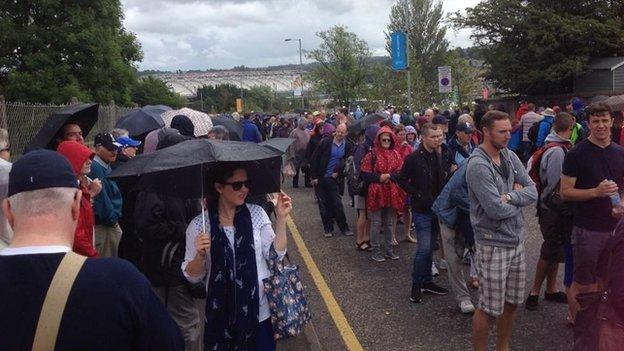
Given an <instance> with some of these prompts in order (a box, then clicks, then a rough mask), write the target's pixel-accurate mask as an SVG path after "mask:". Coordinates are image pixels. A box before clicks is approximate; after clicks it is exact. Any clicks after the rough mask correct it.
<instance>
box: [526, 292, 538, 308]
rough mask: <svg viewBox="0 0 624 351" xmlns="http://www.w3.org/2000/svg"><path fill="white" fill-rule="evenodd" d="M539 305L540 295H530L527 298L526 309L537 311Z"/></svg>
mask: <svg viewBox="0 0 624 351" xmlns="http://www.w3.org/2000/svg"><path fill="white" fill-rule="evenodd" d="M538 303H539V295H530V294H529V297H527V299H526V302H525V303H524V307H525V308H526V309H527V310H529V311H535V310H537V305H538Z"/></svg>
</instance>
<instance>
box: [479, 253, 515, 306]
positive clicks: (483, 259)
mask: <svg viewBox="0 0 624 351" xmlns="http://www.w3.org/2000/svg"><path fill="white" fill-rule="evenodd" d="M476 247H477V253H476V256H475V263H476V266H477V267H476V268H477V274H478V276H479V285H480V287H479V303H478V308H479V309H480V310H482V311H483V312H485V313H487V314H488V315H490V316H492V317H498V316H500V315H501V314H502V313H503V308H504V306H505V302H507V303H509V304H512V305H519V304H521V303H523V302H524V295H525V285H526V260H525V256H524V244H523V243H520V244H519V245H518V246H516V247H497V246H489V245H481V244H476Z"/></svg>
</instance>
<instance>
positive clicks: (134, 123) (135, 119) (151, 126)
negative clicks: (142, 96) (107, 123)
mask: <svg viewBox="0 0 624 351" xmlns="http://www.w3.org/2000/svg"><path fill="white" fill-rule="evenodd" d="M168 110H171V108H170V107H167V106H164V105H156V106H150V105H148V106H144V107H141V108H138V109H135V110H132V111H130V113H128V114H127V115H125V116H123V117H121V118H120V119H119V121H117V124H115V128H121V129H125V130H127V131H128V133H129V134H130V135H131V136H138V135H141V134H145V133H149V132H151V131H152V130H155V129H158V128H161V127H164V126H165V121H163V119H162V118H161V117H160V115H161V114H163V112H165V111H168Z"/></svg>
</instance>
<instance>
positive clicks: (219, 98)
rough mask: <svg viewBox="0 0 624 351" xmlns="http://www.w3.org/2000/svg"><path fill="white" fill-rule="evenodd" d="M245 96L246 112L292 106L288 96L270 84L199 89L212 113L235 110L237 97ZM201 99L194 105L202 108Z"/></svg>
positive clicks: (282, 108)
mask: <svg viewBox="0 0 624 351" xmlns="http://www.w3.org/2000/svg"><path fill="white" fill-rule="evenodd" d="M241 93H242V97H243V106H244V111H245V112H251V111H262V112H272V111H284V110H287V109H289V108H290V106H291V104H290V100H292V99H289V97H288V96H286V95H284V94H281V93H276V92H274V91H273V90H272V89H271V88H270V87H268V86H256V87H251V88H249V89H245V88H243V89H242V91H241V88H240V87H238V86H236V85H234V84H219V85H216V86H213V85H204V86H203V87H201V88H199V89H197V96H198V97H199V98H200V99H201V100H203V109H204V111H208V112H212V113H222V112H233V111H234V110H235V109H236V99H237V98H240V97H241ZM201 105H202V104H201V101H198V102H195V103H193V107H194V108H196V109H201Z"/></svg>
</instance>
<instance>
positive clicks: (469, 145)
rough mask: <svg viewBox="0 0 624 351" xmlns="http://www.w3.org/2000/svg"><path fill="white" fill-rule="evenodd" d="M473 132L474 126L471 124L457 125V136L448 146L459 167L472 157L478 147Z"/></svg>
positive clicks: (461, 123)
mask: <svg viewBox="0 0 624 351" xmlns="http://www.w3.org/2000/svg"><path fill="white" fill-rule="evenodd" d="M473 132H474V126H473V125H472V124H470V123H469V122H460V123H457V126H456V127H455V135H454V136H453V137H451V138H450V140H449V144H448V145H449V149H451V152H452V153H453V159H454V160H455V164H456V165H457V166H460V165H461V164H462V163H463V162H464V160H466V159H467V158H468V157H470V154H471V153H472V151H473V150H474V149H475V148H476V147H477V145H476V144H475V143H474V141H473V140H472V133H473Z"/></svg>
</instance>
